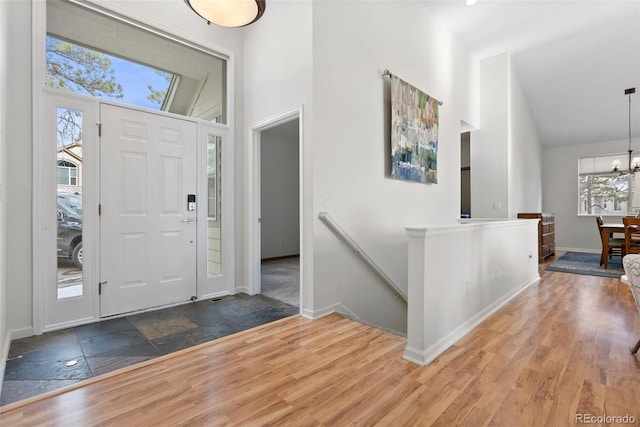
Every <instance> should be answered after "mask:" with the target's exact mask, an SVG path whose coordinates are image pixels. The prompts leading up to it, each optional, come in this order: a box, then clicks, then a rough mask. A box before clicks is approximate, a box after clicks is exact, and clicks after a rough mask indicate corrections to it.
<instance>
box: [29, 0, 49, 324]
mask: <svg viewBox="0 0 640 427" xmlns="http://www.w3.org/2000/svg"><path fill="white" fill-rule="evenodd" d="M31 34H32V37H31V64H32V66H31V87H32V101H33V104H32V111H31V113H32V122H31V132H32V141H33V143H32V147H33V152H32V154H31V158H32V165H33V171H32V180H33V182H32V186H31V188H32V192H33V193H32V195H31V203H32V218H33V219H32V227H31V232H32V236H33V239H32V241H31V244H32V248H31V254H32V255H31V256H32V263H31V269H32V280H33V284H32V292H33V295H32V297H33V300H32V325H33V330H34V331H36V332H37V333H41V332H42V330H43V329H44V323H45V320H44V310H45V302H44V301H45V298H44V289H45V284H46V281H47V277H46V276H47V271H46V270H45V269H42V268H41V265H37V263H36V262H35V260H41V259H44V258H42V252H43V249H44V248H42V247H41V246H42V245H37V244H35V236H37V235H38V234H39V232H40V229H41V226H42V221H41V216H42V209H41V205H42V203H41V201H40V200H38V199H39V195H40V194H42V192H43V191H44V189H43V188H42V183H43V181H42V177H41V174H42V171H43V159H42V156H41V155H40V154H41V152H40V150H39V148H40V147H41V146H42V145H44V129H43V126H42V123H44V119H45V117H44V114H43V110H44V94H43V93H42V84H43V82H44V70H46V67H45V39H46V35H47V4H46V2H44V1H42V2H32V3H31ZM37 64H40V66H39V67H38V66H37Z"/></svg>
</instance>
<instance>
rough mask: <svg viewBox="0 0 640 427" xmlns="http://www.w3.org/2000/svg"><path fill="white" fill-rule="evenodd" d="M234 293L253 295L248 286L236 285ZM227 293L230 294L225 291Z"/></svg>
mask: <svg viewBox="0 0 640 427" xmlns="http://www.w3.org/2000/svg"><path fill="white" fill-rule="evenodd" d="M233 293H234V294H247V295H251V293H250V292H249V287H248V286H236V287H235V289H234V290H233ZM225 295H228V293H226V292H225Z"/></svg>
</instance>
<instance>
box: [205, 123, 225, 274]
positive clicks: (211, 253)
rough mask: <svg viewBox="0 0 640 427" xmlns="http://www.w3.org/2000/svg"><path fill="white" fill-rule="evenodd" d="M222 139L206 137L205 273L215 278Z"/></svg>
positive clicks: (219, 263)
mask: <svg viewBox="0 0 640 427" xmlns="http://www.w3.org/2000/svg"><path fill="white" fill-rule="evenodd" d="M221 142H222V138H221V137H219V136H215V135H208V136H207V273H208V275H209V276H216V275H219V274H221V273H222V268H221V267H222V236H221V233H220V231H221V229H222V228H221V227H222V222H221V215H220V212H221V209H220V208H221V197H220V196H221V194H222V190H221V189H222V185H221V183H222V174H221V173H220V159H221V156H220V154H221V153H220V149H221V147H220V146H221Z"/></svg>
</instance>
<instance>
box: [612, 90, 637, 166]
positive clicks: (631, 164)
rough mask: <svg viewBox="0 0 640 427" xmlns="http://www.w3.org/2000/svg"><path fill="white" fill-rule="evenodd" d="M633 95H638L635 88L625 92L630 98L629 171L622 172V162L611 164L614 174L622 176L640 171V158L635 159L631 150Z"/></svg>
mask: <svg viewBox="0 0 640 427" xmlns="http://www.w3.org/2000/svg"><path fill="white" fill-rule="evenodd" d="M633 93H636V88H635V87H632V88H629V89H625V90H624V94H625V95H628V96H629V150H628V153H629V169H627V170H626V171H623V170H620V167H621V166H622V162H621V161H620V160H618V159H616V160H614V161H613V162H611V167H612V168H613V171H612V172H617V173H619V174H620V175H628V174H635V173H636V172H638V171H639V170H640V157H633V150H632V149H631V94H633ZM632 157H633V159H632Z"/></svg>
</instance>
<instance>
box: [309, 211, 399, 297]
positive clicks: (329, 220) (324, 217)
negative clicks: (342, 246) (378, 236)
mask: <svg viewBox="0 0 640 427" xmlns="http://www.w3.org/2000/svg"><path fill="white" fill-rule="evenodd" d="M318 218H320V221H322V222H324V224H325V225H326V226H327V227H329V229H330V230H331V231H333V233H334V234H335V235H336V236H338V237H339V238H340V239H341V240H342V241H343V242H345V243H346V244H347V245H348V246H349V247H350V248H351V249H352V250H353V254H354V255H359V256H360V257H361V258H362V260H363V261H364V262H365V263H366V264H367V265H368V266H369V267H370V268H371V269H372V270H373V271H374V272H375V273H376V274H377V275H378V276H380V278H381V279H383V280H384V282H385V283H386V284H387V285H388V286H389V287H390V288H391V289H393V291H394V292H395V293H396V294H398V296H399V297H400V299H402V300H403V301H404V302H405V303H406V302H407V295H406V294H405V293H404V291H403V290H402V289H400V288H399V287H398V285H396V284H395V282H394V281H393V280H392V279H391V278H390V277H389V276H387V274H386V273H385V272H384V271H382V269H381V268H380V267H378V264H376V263H375V261H373V260H372V259H371V257H369V255H367V253H366V252H365V251H364V250H363V249H362V248H361V247H360V246H359V245H358V244H357V243H356V242H355V240H353V239H352V238H351V236H349V234H347V232H346V231H344V229H343V228H342V227H340V225H339V224H338V223H337V222H336V221H335V219H333V217H331V215H329V213H327V212H320V213H319V214H318Z"/></svg>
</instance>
